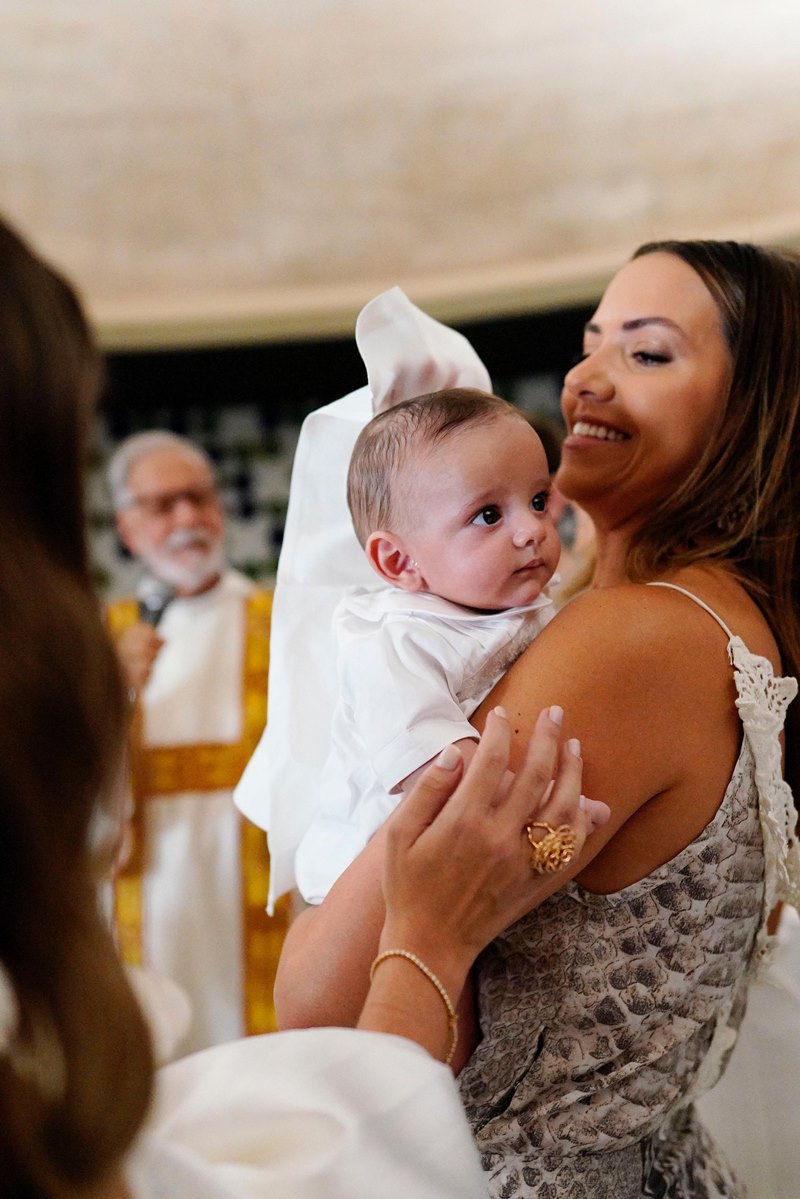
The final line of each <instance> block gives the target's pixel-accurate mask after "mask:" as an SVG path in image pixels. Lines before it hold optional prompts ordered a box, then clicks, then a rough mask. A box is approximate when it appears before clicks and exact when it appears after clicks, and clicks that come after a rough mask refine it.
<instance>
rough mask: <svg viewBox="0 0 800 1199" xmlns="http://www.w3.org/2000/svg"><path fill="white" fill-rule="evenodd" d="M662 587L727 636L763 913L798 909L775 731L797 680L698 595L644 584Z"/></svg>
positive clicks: (798, 880)
mask: <svg viewBox="0 0 800 1199" xmlns="http://www.w3.org/2000/svg"><path fill="white" fill-rule="evenodd" d="M647 586H648V587H667V588H669V589H670V590H671V591H679V592H680V593H681V595H685V596H687V598H688V599H690V600H693V601H694V602H695V603H696V604H698V605H699V606H700V607H701V608H703V609H704V610H705V611H706V612H708V614H709V615H710V616H712V617H713V618H714V620H715V621H716V622H717V624H718V625H719V626H720V628H722V629H723V630H724V632H725V633H726V634H727V637H728V659H729V661H730V663H731V665H732V666H733V674H734V681H735V683H736V695H737V698H736V707H737V709H738V712H739V717H740V719H741V721H742V725H743V728H744V732H745V736H746V737H747V741H748V744H749V746H750V750H751V752H752V755H753V761H754V764H755V784H756V788H757V790H758V799H759V814H760V820H761V830H762V834H763V839H764V858H765V867H766V887H765V895H764V908H765V911H766V912H767V913H769V912H770V911H771V910H772V908H773V907H774V906H775V904H776V903H777V902H778V901H780V900H783V901H785V902H787V903H790V904H791V905H792V906H793V907H795V908H798V909H800V843H798V840H797V832H796V825H797V811H796V809H795V806H794V800H793V798H792V792H791V788H790V787H789V784H788V783H787V782H786V781H785V779H784V778H783V767H782V756H783V755H782V752H781V743H780V734H781V731H782V729H783V725H784V721H785V717H786V709H787V708H788V706H789V704H790V703H791V701H792V700H793V699H794V697H795V696H796V694H797V680H796V679H794V678H791V677H789V676H786V677H781V676H780V675H778V676H776V675H775V673H774V671H773V669H772V663H771V662H770V661H769V659H767V658H764V657H762V656H760V655H759V654H753V653H751V652H750V650H749V649H748V648H747V646H746V645H745V643H744V642H743V641H742V639H741V637H737V636H736V635H735V634H734V633H732V632H731V630H730V629H729V628H728V626H727V625H726V623H725V621H724V620H722V618H721V617H719V616H718V615H717V613H716V612H715V611H714V610H713V608H709V606H708V604H706V603H704V602H703V600H701V599H700V598H699V597H698V596H696V595H694V594H693V593H692V592H691V591H687V590H686V589H685V588H684V587H678V586H676V584H675V583H648V584H647Z"/></svg>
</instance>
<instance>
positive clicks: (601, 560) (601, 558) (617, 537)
mask: <svg viewBox="0 0 800 1199" xmlns="http://www.w3.org/2000/svg"><path fill="white" fill-rule="evenodd" d="M629 544H630V536H629V534H628V532H627V530H626V531H625V532H624V533H623V532H622V531H621V530H618V529H612V530H608V531H605V532H603V531H601V530H598V531H597V535H596V554H597V559H596V565H595V569H594V576H593V579H592V586H593V587H618V586H619V585H620V584H621V583H625V582H627V578H628V576H627V573H626V570H625V562H626V559H627V555H628V546H629Z"/></svg>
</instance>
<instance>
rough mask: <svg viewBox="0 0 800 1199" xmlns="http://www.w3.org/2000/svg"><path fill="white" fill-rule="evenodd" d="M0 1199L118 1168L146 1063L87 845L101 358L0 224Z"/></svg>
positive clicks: (96, 645) (52, 286)
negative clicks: (8, 1024) (86, 501)
mask: <svg viewBox="0 0 800 1199" xmlns="http://www.w3.org/2000/svg"><path fill="white" fill-rule="evenodd" d="M0 279H2V292H0V471H1V472H2V488H1V489H0V661H2V670H0V824H1V825H2V830H3V831H2V836H0V888H2V900H0V964H2V969H3V972H4V974H5V976H6V977H7V979H8V982H9V983H10V985H11V988H12V991H13V994H14V996H15V1000H16V1005H17V1007H18V1010H19V1018H18V1022H17V1027H16V1029H15V1030H12V1032H11V1034H10V1040H9V1043H8V1044H7V1045H5V1046H4V1047H3V1048H0V1196H12V1195H13V1196H15V1197H20V1199H21V1197H23V1196H25V1197H27V1196H31V1197H33V1196H37V1197H40V1196H41V1197H47V1199H51V1197H52V1199H56V1197H58V1199H61V1197H64V1199H66V1197H67V1196H77V1195H81V1194H83V1193H85V1192H86V1191H87V1190H89V1189H90V1188H92V1187H94V1186H96V1185H97V1184H98V1183H100V1182H101V1181H102V1180H103V1179H104V1178H106V1177H108V1176H109V1175H111V1174H112V1173H113V1171H114V1170H115V1169H116V1168H117V1167H118V1165H119V1162H120V1159H121V1157H122V1155H123V1154H124V1152H125V1151H126V1149H127V1148H128V1146H129V1145H130V1143H131V1141H132V1139H133V1137H134V1135H135V1133H136V1130H137V1129H138V1127H139V1126H140V1124H141V1121H142V1119H143V1117H144V1114H145V1111H146V1107H147V1103H148V1100H149V1095H150V1087H151V1080H152V1054H151V1048H150V1041H149V1036H148V1033H147V1030H146V1027H145V1025H144V1022H143V1019H142V1016H141V1014H140V1012H139V1009H138V1007H137V1005H136V1002H135V1000H134V998H133V995H132V993H131V990H130V988H129V986H128V983H127V980H126V977H125V974H124V971H123V969H122V967H121V965H120V963H119V960H118V957H117V954H116V951H115V948H114V945H113V942H112V939H111V936H110V933H109V931H108V928H107V926H106V924H105V921H104V920H103V919H102V917H101V915H100V912H99V907H98V898H97V894H96V886H95V884H96V880H95V878H94V870H93V862H92V857H91V853H90V846H89V833H90V826H91V822H92V818H93V815H94V813H95V810H96V805H97V804H98V802H99V801H100V800H101V798H102V797H103V795H105V794H107V793H108V792H109V789H110V787H111V785H112V782H113V780H114V777H115V775H116V773H117V771H118V769H119V764H120V755H121V747H122V744H123V739H124V727H125V724H124V722H125V705H124V698H123V689H122V684H121V680H120V677H119V672H118V668H117V664H116V660H115V656H114V654H113V651H112V649H111V647H110V645H109V642H108V639H107V637H106V634H105V631H104V627H103V622H102V619H101V615H100V611H99V608H98V604H97V601H96V598H95V596H94V595H93V593H92V589H91V585H90V581H89V570H88V565H87V549H86V542H85V525H84V505H83V486H82V479H83V471H84V466H85V455H86V431H87V428H88V425H89V422H90V420H91V417H92V413H93V409H94V404H95V400H96V398H97V392H98V388H99V383H100V378H101V367H100V358H99V355H98V352H97V350H96V348H95V345H94V342H93V339H92V337H91V334H90V332H89V329H88V327H87V323H86V320H85V318H84V316H83V313H82V311H81V306H80V303H79V301H78V299H77V297H76V295H75V293H74V291H73V290H72V288H71V287H70V286H69V285H68V284H67V283H66V282H65V281H64V280H63V279H62V278H61V277H60V276H59V275H58V274H56V273H55V272H54V271H53V270H51V268H50V267H49V266H47V265H46V264H45V263H44V262H42V261H41V259H39V258H38V257H37V256H36V255H35V254H34V253H33V252H32V251H31V250H30V249H29V248H28V247H27V246H26V245H25V243H24V242H23V241H22V239H21V238H20V237H18V236H17V234H16V233H14V232H13V230H11V229H10V228H9V227H8V226H7V225H5V224H3V223H2V222H0Z"/></svg>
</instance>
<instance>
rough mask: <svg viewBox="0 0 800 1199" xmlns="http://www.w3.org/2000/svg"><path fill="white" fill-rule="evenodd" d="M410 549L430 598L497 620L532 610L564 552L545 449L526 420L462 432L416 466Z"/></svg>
mask: <svg viewBox="0 0 800 1199" xmlns="http://www.w3.org/2000/svg"><path fill="white" fill-rule="evenodd" d="M408 472H409V473H408V477H407V478H406V479H405V480H404V483H405V486H404V487H403V488H402V490H403V492H404V494H405V496H406V497H408V503H407V508H408V511H407V518H406V521H405V522H404V523H405V532H404V534H403V542H404V545H405V548H406V550H407V551H408V553H409V554H410V555H411V557H412V558H413V559H414V560H415V561H416V562H417V564H418V566H419V569H420V572H421V574H422V579H423V582H422V590H425V591H430V592H432V593H433V594H434V595H440V596H442V597H443V598H444V599H448V600H451V601H452V602H453V603H456V604H462V605H463V606H464V607H468V608H479V609H484V610H489V611H495V610H500V609H503V608H513V607H517V606H519V605H521V604H529V603H531V601H532V600H534V599H536V597H537V596H538V595H539V593H540V591H541V590H542V588H543V587H544V586H545V584H546V583H548V582H549V580H550V578H551V577H552V574H553V571H554V570H555V568H556V566H557V564H558V559H559V555H560V553H561V545H560V542H559V539H558V533H557V532H556V528H555V524H554V523H553V519H552V517H551V516H550V513H549V511H548V508H549V502H550V476H549V474H548V470H547V459H546V457H545V453H544V449H543V448H542V443H541V441H540V440H539V438H538V436H537V435H536V433H534V431H533V429H531V427H530V426H529V425H528V424H527V423H526V422H525V421H524V420H522V419H520V418H518V417H516V416H513V415H509V416H499V417H498V418H497V419H496V420H493V421H491V422H490V423H488V424H481V425H476V426H466V427H465V428H463V429H458V430H456V431H455V432H454V433H452V434H451V435H450V436H449V437H446V438H445V439H444V440H443V441H442V442H439V443H437V444H435V445H433V446H432V447H431V448H430V449H428V450H427V451H426V452H425V454H424V455H422V456H421V458H418V459H417V460H416V461H415V462H414V463H413V464H412V465H411V466H409V467H408Z"/></svg>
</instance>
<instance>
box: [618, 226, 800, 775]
mask: <svg viewBox="0 0 800 1199" xmlns="http://www.w3.org/2000/svg"><path fill="white" fill-rule="evenodd" d="M656 253H666V254H674V255H675V256H676V257H678V258H680V259H681V260H682V261H683V262H685V263H687V265H688V266H690V267H692V269H693V270H694V271H696V272H697V274H698V275H699V276H700V278H701V279H702V280H703V282H704V283H705V285H706V287H707V288H708V290H709V291H710V293H711V295H712V296H713V298H714V301H715V303H716V305H717V308H718V309H719V312H720V316H721V318H722V327H723V332H724V336H725V340H726V342H727V345H728V348H729V350H730V354H731V363H732V372H731V380H730V386H729V389H728V394H727V396H726V397H725V402H724V404H723V406H722V409H721V411H720V414H719V417H718V420H717V423H716V427H715V429H714V430H713V432H712V435H711V437H710V439H709V442H708V445H707V446H706V448H705V451H704V453H703V455H702V457H701V459H700V461H699V462H698V463H697V464H696V466H695V467H694V468H693V469H692V470H691V471H690V472H689V474H688V475H687V477H686V478H685V479H684V480H683V482H682V484H681V485H680V486H679V487H678V488H677V489H676V490H675V491H674V492H673V493H672V494H670V495H669V496H667V497H666V498H665V499H664V500H663V501H662V502H661V503H660V504H659V505H657V507H656V508H655V509H654V510H653V511H651V512H650V513H649V515H648V519H647V521H646V523H644V524H643V525H642V527H641V528H639V529H638V530H637V531H636V533H635V534H634V536H633V538H632V540H631V544H630V547H629V551H628V564H627V565H628V572H629V574H630V576H631V577H632V578H638V579H641V578H648V577H649V578H652V577H653V575H654V574H656V573H660V572H661V571H663V570H664V568H667V567H669V568H677V567H681V566H686V565H688V564H689V563H692V562H699V561H709V560H712V561H713V560H718V561H725V562H728V563H730V564H731V566H732V567H733V568H734V569H735V571H736V572H737V575H738V577H739V578H740V579H741V582H742V584H743V586H744V587H745V588H746V589H747V590H748V591H749V592H750V594H751V595H752V596H753V598H754V599H755V601H756V602H757V603H758V604H759V606H760V607H761V609H762V611H763V612H764V615H765V616H766V618H767V620H768V622H769V624H770V627H771V629H772V632H773V634H774V636H775V639H776V640H777V642H778V645H779V647H780V650H781V655H782V658H783V667H784V670H785V671H786V672H787V673H791V674H794V675H800V603H799V602H798V601H799V599H800V548H799V544H800V543H799V541H798V512H800V342H799V341H798V338H799V337H800V259H799V258H798V257H797V256H796V255H794V254H792V253H789V252H786V251H780V250H773V249H767V248H764V247H760V246H753V245H747V244H740V243H738V242H731V241H724V242H719V241H688V242H682V241H664V242H651V243H649V244H647V245H644V246H641V247H640V248H639V249H638V250H637V251H636V253H635V255H634V258H640V257H642V256H643V255H645V254H656ZM786 748H787V778H788V779H789V781H790V783H792V784H793V789H794V792H795V795H798V793H800V792H799V790H798V789H799V788H800V778H799V777H798V775H799V774H800V760H798V759H800V709H798V703H797V701H795V702H794V703H793V704H792V705H790V708H789V712H788V717H787V735H786Z"/></svg>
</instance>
